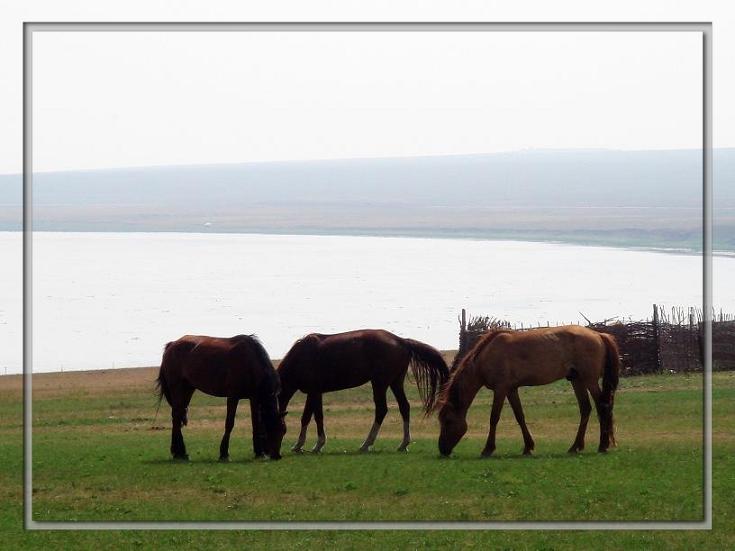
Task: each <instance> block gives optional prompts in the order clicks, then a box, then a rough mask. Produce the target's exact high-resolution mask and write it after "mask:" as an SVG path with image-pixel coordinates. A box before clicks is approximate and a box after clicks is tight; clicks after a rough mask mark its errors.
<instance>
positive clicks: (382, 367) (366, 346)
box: [278, 329, 448, 452]
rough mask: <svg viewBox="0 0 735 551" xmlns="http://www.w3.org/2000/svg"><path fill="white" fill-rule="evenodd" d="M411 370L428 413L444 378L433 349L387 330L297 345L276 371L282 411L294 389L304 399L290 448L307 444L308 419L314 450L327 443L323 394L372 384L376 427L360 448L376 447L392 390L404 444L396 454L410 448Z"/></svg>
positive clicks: (439, 358)
mask: <svg viewBox="0 0 735 551" xmlns="http://www.w3.org/2000/svg"><path fill="white" fill-rule="evenodd" d="M409 365H410V366H411V368H412V370H413V374H414V378H415V379H416V384H417V386H418V389H419V394H420V395H421V398H422V400H423V402H424V409H425V412H427V413H428V412H430V411H431V409H432V407H433V404H434V400H435V398H436V395H437V393H438V391H439V389H440V388H441V386H442V385H443V384H444V382H445V381H446V379H447V376H448V369H447V365H446V363H445V362H444V359H443V358H442V356H441V354H440V353H439V352H438V351H437V350H436V349H434V348H432V347H431V346H429V345H427V344H423V343H421V342H418V341H415V340H412V339H402V338H401V337H398V336H396V335H394V334H392V333H389V332H388V331H383V330H373V329H364V330H361V331H350V332H347V333H338V334H335V335H320V334H316V333H313V334H311V335H307V336H305V337H304V338H302V339H299V340H298V341H296V343H295V344H294V345H293V346H292V347H291V350H290V351H289V352H288V354H286V357H285V358H283V360H282V361H281V364H280V365H279V366H278V374H279V375H280V378H281V385H282V388H283V390H282V392H281V399H280V402H281V411H282V412H285V410H286V406H287V405H288V403H289V401H290V400H291V398H292V397H293V395H294V393H295V392H296V391H297V390H300V391H301V392H303V393H305V394H306V405H305V407H304V413H303V415H302V416H301V433H300V434H299V439H298V441H297V442H296V444H295V445H294V446H293V448H292V449H293V450H294V451H296V452H300V451H302V449H303V446H304V442H305V441H306V429H307V427H308V426H309V422H310V421H311V416H312V415H314V417H315V419H316V425H317V432H318V439H317V442H316V445H315V446H314V449H313V451H314V452H318V451H319V450H321V449H322V447H323V446H324V444H325V442H326V434H325V433H324V413H323V411H322V394H323V393H324V392H332V391H335V390H342V389H346V388H353V387H357V386H360V385H363V384H365V383H367V382H370V383H371V384H372V387H373V400H374V401H375V422H374V423H373V426H372V428H371V429H370V432H369V434H368V436H367V438H366V439H365V442H364V443H363V444H362V447H361V448H360V450H361V451H368V450H369V449H370V447H371V446H372V445H373V443H374V442H375V439H376V438H377V436H378V431H379V430H380V425H381V424H382V423H383V419H384V418H385V415H386V413H387V412H388V406H387V404H386V392H387V390H388V388H389V387H390V389H391V391H392V392H393V395H394V396H395V397H396V401H397V402H398V409H399V410H400V412H401V417H402V418H403V441H402V442H401V445H400V447H399V448H398V450H399V451H405V450H406V448H407V447H408V445H409V444H410V443H411V433H410V428H409V419H410V410H411V408H410V406H409V404H408V400H407V399H406V393H405V392H404V390H403V381H404V379H405V377H406V371H407V370H408V367H409Z"/></svg>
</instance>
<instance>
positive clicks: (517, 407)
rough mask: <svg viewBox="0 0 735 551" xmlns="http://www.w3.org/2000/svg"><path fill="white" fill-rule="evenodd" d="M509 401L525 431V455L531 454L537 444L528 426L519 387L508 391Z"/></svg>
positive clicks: (522, 430)
mask: <svg viewBox="0 0 735 551" xmlns="http://www.w3.org/2000/svg"><path fill="white" fill-rule="evenodd" d="M508 402H510V407H511V408H513V415H515V417H516V421H517V422H518V425H519V426H520V427H521V432H522V433H523V455H531V452H532V451H533V448H534V447H535V444H534V442H533V438H532V437H531V432H530V431H529V430H528V427H527V426H526V416H525V415H523V407H522V406H521V398H520V397H519V396H518V389H517V388H514V389H513V390H511V391H510V392H509V393H508Z"/></svg>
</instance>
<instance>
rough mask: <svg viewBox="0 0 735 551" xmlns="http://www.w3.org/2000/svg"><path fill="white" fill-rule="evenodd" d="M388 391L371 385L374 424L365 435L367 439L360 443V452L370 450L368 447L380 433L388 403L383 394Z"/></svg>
mask: <svg viewBox="0 0 735 551" xmlns="http://www.w3.org/2000/svg"><path fill="white" fill-rule="evenodd" d="M387 390H388V389H387V388H386V387H384V386H379V387H378V386H376V384H375V383H373V400H374V401H375V422H374V423H373V426H372V427H371V428H370V432H369V433H368V435H367V438H365V441H364V442H363V443H362V446H360V451H361V452H366V451H369V450H370V447H371V446H372V445H373V444H375V439H376V438H377V437H378V432H379V431H380V425H382V424H383V419H385V414H386V413H388V402H387V400H386V397H385V393H386V391H387Z"/></svg>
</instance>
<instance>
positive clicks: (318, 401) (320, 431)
mask: <svg viewBox="0 0 735 551" xmlns="http://www.w3.org/2000/svg"><path fill="white" fill-rule="evenodd" d="M312 396H313V398H314V400H313V404H312V409H313V411H314V421H316V433H317V439H316V444H314V447H313V448H312V449H311V451H312V452H314V453H319V452H320V451H321V450H322V448H323V447H324V444H326V443H327V435H326V433H325V432H324V410H323V409H322V395H321V394H313V395H312Z"/></svg>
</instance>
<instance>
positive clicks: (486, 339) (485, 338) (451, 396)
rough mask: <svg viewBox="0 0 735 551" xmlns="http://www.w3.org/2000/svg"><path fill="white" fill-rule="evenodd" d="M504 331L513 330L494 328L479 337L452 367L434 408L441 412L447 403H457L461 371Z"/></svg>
mask: <svg viewBox="0 0 735 551" xmlns="http://www.w3.org/2000/svg"><path fill="white" fill-rule="evenodd" d="M502 333H512V330H511V329H492V330H490V331H487V332H486V333H483V335H482V336H481V337H480V338H479V339H477V342H476V343H475V344H474V346H473V347H472V348H470V350H469V351H468V352H467V354H465V355H464V357H463V358H462V359H461V360H460V362H459V363H458V364H457V365H456V366H455V367H454V368H453V369H452V371H451V373H450V374H449V379H448V380H447V383H446V384H445V385H444V387H443V388H442V390H441V392H440V393H439V397H438V398H437V400H436V404H435V405H434V410H436V411H438V412H441V410H442V409H443V408H444V406H446V405H447V404H452V405H455V404H456V403H457V400H458V398H459V394H458V389H457V385H455V383H456V381H457V378H458V377H459V375H460V373H462V372H463V371H464V370H465V368H466V367H467V366H468V365H469V364H471V363H472V362H474V361H475V358H477V355H478V354H479V353H480V351H481V350H482V349H483V348H485V346H487V345H488V344H490V343H491V342H492V340H493V339H494V338H495V337H497V336H498V335H500V334H502Z"/></svg>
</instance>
